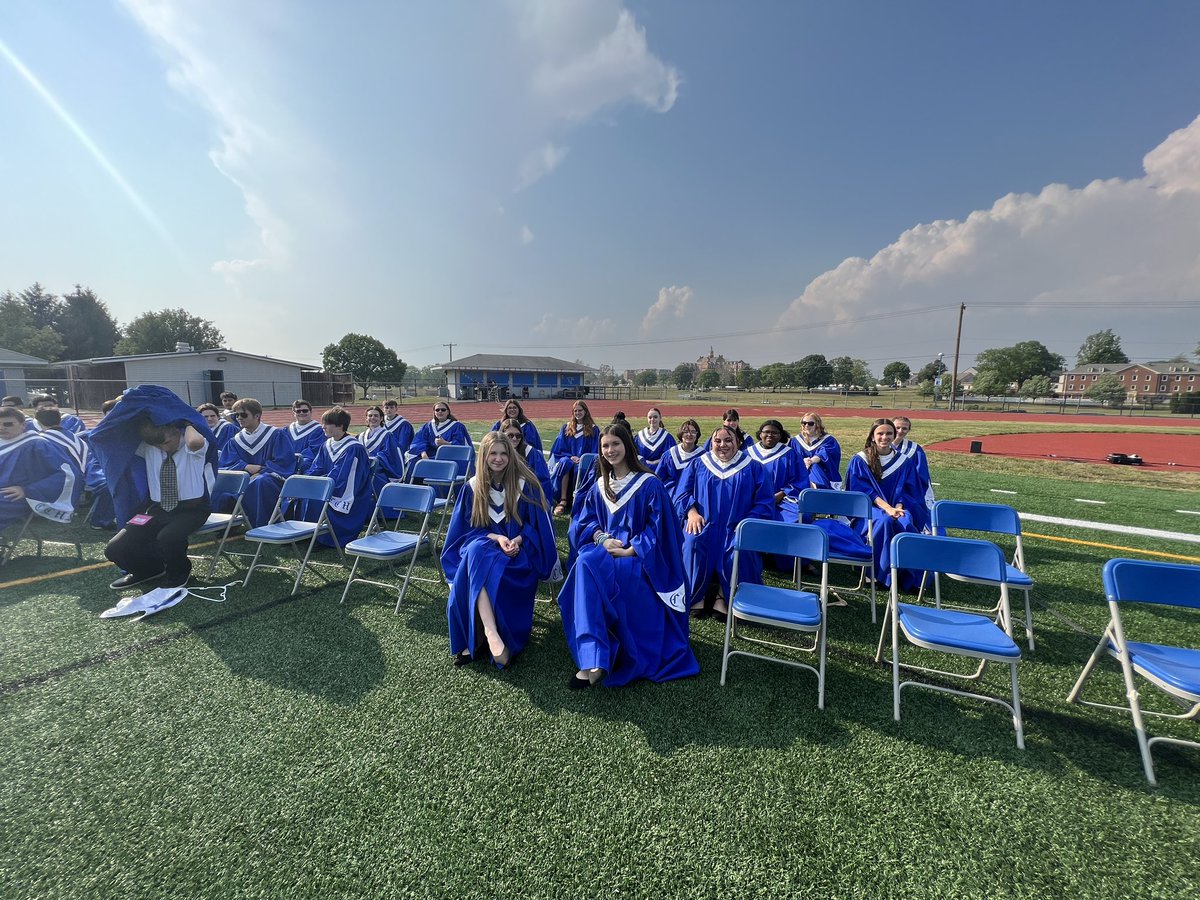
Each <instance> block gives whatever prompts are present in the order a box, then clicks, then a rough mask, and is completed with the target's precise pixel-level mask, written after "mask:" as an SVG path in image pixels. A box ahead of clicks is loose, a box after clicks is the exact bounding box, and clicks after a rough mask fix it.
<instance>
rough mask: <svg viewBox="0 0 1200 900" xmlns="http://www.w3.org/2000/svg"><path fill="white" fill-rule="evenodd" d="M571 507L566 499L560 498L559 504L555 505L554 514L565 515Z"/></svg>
mask: <svg viewBox="0 0 1200 900" xmlns="http://www.w3.org/2000/svg"><path fill="white" fill-rule="evenodd" d="M570 508H571V505H570V504H569V503H567V501H566V500H559V501H558V505H557V506H555V507H554V514H555V515H556V516H565V515H566V514H567V510H569V509H570Z"/></svg>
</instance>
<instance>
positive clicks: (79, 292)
mask: <svg viewBox="0 0 1200 900" xmlns="http://www.w3.org/2000/svg"><path fill="white" fill-rule="evenodd" d="M59 334H61V335H62V338H63V342H64V343H65V344H66V349H65V351H64V356H65V357H66V358H67V359H88V358H90V357H94V356H112V353H113V350H114V348H115V347H116V346H117V341H118V340H120V338H121V330H120V329H119V328H118V327H117V323H116V320H114V319H113V317H112V315H111V314H110V313H109V311H108V307H107V306H106V305H105V304H104V302H103V301H102V300H100V298H99V297H97V296H96V295H95V294H94V293H93V292H92V289H91V288H81V287H80V286H79V285H75V293H73V294H67V295H66V296H65V297H63V312H62V318H61V324H60V327H59ZM171 349H172V350H173V349H175V348H174V346H172V347H171Z"/></svg>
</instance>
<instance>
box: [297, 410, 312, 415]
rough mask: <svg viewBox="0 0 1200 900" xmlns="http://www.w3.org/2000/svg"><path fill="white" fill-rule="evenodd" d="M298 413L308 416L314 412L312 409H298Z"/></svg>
mask: <svg viewBox="0 0 1200 900" xmlns="http://www.w3.org/2000/svg"><path fill="white" fill-rule="evenodd" d="M296 412H297V413H302V414H307V413H310V412H312V410H311V409H298V410H296Z"/></svg>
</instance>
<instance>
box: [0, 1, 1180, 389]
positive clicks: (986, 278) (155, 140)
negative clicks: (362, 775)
mask: <svg viewBox="0 0 1200 900" xmlns="http://www.w3.org/2000/svg"><path fill="white" fill-rule="evenodd" d="M1198 38H1200V3H1195V2H1193V0H1179V2H1173V0H1156V2H1153V3H1142V2H1110V0H1078V2H1067V0H1062V2H1045V0H1039V2H1019V0H1014V2H1006V3H963V2H959V0H942V2H926V0H912V2H904V3H886V4H884V3H877V2H870V3H866V2H861V3H860V2H838V3H828V2H808V0H795V2H784V0H778V2H767V0H762V2H752V0H751V2H745V3H731V2H714V0H654V2H649V0H647V2H632V0H627V2H624V3H622V2H618V0H586V2H585V0H553V2H552V0H439V2H432V0H430V2H418V0H412V2H406V3H393V2H387V0H343V2H339V3H336V4H334V3H328V2H324V0H286V2H285V0H253V2H246V0H203V2H201V0H4V2H3V3H0V121H3V123H4V132H5V134H4V137H3V139H2V140H0V196H3V209H4V213H5V214H4V215H2V216H0V290H13V291H19V290H22V289H23V288H25V287H27V286H29V285H30V284H32V283H33V282H35V281H36V282H40V283H41V284H42V285H43V286H44V287H46V288H47V289H49V290H51V291H54V292H56V293H59V294H62V293H67V292H69V291H70V290H72V288H73V286H74V285H75V284H77V283H78V284H82V285H83V286H85V287H90V288H91V289H92V290H93V291H95V293H96V294H97V295H98V296H99V297H100V298H101V299H102V300H104V301H105V302H106V303H107V304H108V306H109V309H110V311H111V312H112V313H113V315H114V316H115V318H116V319H117V320H118V322H120V323H122V324H124V323H126V322H128V321H130V320H131V319H133V318H134V317H136V316H137V315H139V314H140V313H142V312H145V311H147V310H154V309H161V308H165V307H179V306H182V307H185V308H186V309H188V310H189V311H190V312H192V313H194V314H196V315H201V316H204V317H206V318H209V319H211V320H212V321H213V322H214V323H216V325H217V326H218V327H219V328H220V329H221V330H222V331H223V333H224V335H225V338H226V343H227V345H228V346H229V347H230V348H232V349H237V350H243V351H246V352H252V353H262V354H266V355H270V356H275V357H280V358H283V359H289V360H295V361H300V362H308V363H319V361H320V356H321V349H322V348H323V347H324V346H325V345H326V344H329V343H331V342H333V341H336V340H338V339H339V338H340V337H341V336H342V335H343V334H346V333H349V332H358V333H369V334H373V335H375V336H376V337H378V338H379V339H380V340H382V341H383V342H384V343H385V344H386V345H387V346H389V347H391V348H393V349H394V350H396V351H397V352H398V353H399V355H400V357H401V358H402V359H403V360H405V361H406V362H409V363H410V364H414V365H418V366H420V365H427V364H431V363H443V362H446V361H447V360H449V359H450V358H452V357H453V358H461V357H463V356H467V355H470V354H474V353H520V354H532V355H546V356H555V357H559V358H562V359H566V360H577V359H578V360H581V361H583V362H584V363H586V364H588V365H592V366H597V367H598V366H600V365H602V364H605V365H611V366H613V367H614V368H616V369H617V370H618V371H619V370H622V369H626V368H644V367H660V368H673V367H674V366H675V365H676V364H678V363H679V362H684V361H694V360H695V359H696V358H697V357H698V356H700V355H703V354H707V353H708V351H709V348H710V347H712V348H713V350H714V351H715V352H716V353H718V354H723V355H724V356H725V357H727V358H728V359H743V360H745V361H747V362H748V363H750V364H751V365H753V366H759V365H763V364H765V363H768V362H775V361H791V360H795V359H800V358H802V357H804V356H807V355H809V354H811V353H822V354H824V355H826V356H827V357H829V358H832V357H834V356H841V355H850V356H853V357H856V358H861V359H865V360H867V361H868V363H869V364H870V366H871V368H872V370H873V371H874V372H875V374H876V375H878V374H880V373H881V372H882V369H883V367H884V365H886V364H887V363H888V362H890V361H893V360H902V361H905V362H908V363H909V364H910V365H911V366H912V367H913V368H914V369H916V368H919V367H920V366H921V365H924V364H925V363H927V362H929V361H930V360H931V359H933V358H935V357H936V356H937V354H938V353H944V354H945V355H946V360H947V362H948V363H949V362H950V360H951V358H952V356H953V353H954V349H955V346H954V345H955V331H956V323H957V320H958V313H959V306H960V304H965V305H966V310H965V314H964V317H963V330H962V340H961V354H962V355H961V367H963V368H965V367H966V366H967V365H969V364H970V363H971V362H972V361H973V359H974V355H975V354H976V353H978V352H979V351H981V350H984V349H987V348H992V347H1002V346H1008V345H1011V344H1014V343H1016V342H1018V341H1024V340H1039V341H1041V342H1042V343H1044V344H1046V346H1048V347H1049V348H1050V349H1051V350H1052V351H1054V352H1057V353H1060V354H1062V355H1063V356H1064V357H1065V358H1066V360H1067V362H1068V363H1073V361H1074V358H1075V355H1076V352H1077V350H1078V349H1079V346H1080V344H1081V343H1082V342H1083V339H1084V338H1085V337H1086V336H1087V335H1088V334H1090V333H1092V332H1095V331H1099V330H1101V329H1103V328H1112V329H1114V330H1115V331H1116V333H1117V334H1118V335H1119V336H1120V337H1121V339H1122V345H1123V347H1124V349H1125V352H1126V353H1127V354H1128V355H1129V356H1130V357H1131V358H1133V359H1135V360H1154V359H1166V358H1168V357H1170V356H1173V355H1175V354H1178V353H1191V352H1192V351H1193V349H1194V348H1195V347H1196V345H1197V342H1198V341H1200V53H1197V52H1196V46H1197V43H1198ZM451 344H452V345H453V346H452V347H450V346H447V345H451ZM10 349H14V350H20V349H21V348H19V347H14V348H10Z"/></svg>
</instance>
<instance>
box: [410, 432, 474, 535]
mask: <svg viewBox="0 0 1200 900" xmlns="http://www.w3.org/2000/svg"><path fill="white" fill-rule="evenodd" d="M443 449H444V448H443ZM464 480H465V479H464ZM412 483H413V484H427V485H429V486H430V487H432V488H434V489H435V491H437V490H445V492H446V496H445V497H435V499H434V501H433V508H434V511H435V512H436V511H438V510H441V513H442V515H441V518H440V519H439V520H438V526H437V528H436V529H434V534H433V543H434V545H435V548H436V547H437V546H440V544H441V541H442V538H443V537H444V536H445V534H446V521H447V519H448V518H449V515H450V510H451V509H453V508H454V501H455V499H456V498H457V497H458V488H459V484H460V483H459V480H458V463H457V462H456V461H455V460H452V459H418V460H417V461H416V462H415V463H414V464H413V467H412Z"/></svg>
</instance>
